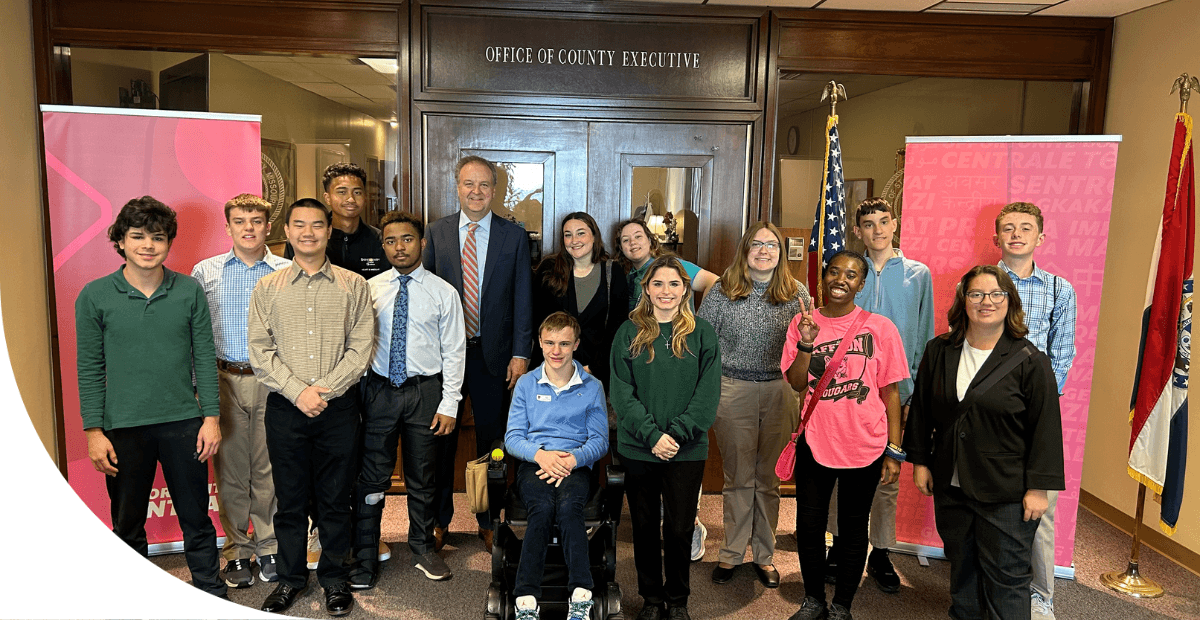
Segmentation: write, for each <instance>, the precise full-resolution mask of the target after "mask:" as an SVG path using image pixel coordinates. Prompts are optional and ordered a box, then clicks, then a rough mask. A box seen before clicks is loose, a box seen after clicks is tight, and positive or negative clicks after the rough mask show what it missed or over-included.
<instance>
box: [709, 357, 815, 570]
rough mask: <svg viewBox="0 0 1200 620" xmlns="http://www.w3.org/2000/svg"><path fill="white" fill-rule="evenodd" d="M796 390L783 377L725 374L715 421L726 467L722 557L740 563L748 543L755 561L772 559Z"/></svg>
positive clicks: (793, 426) (794, 417)
mask: <svg viewBox="0 0 1200 620" xmlns="http://www.w3.org/2000/svg"><path fill="white" fill-rule="evenodd" d="M799 406H800V405H799V402H798V399H797V397H796V392H795V391H793V390H792V388H791V386H790V385H788V383H787V382H786V381H784V380H783V379H777V380H775V381H765V382H754V381H741V380H738V379H731V378H729V377H724V376H723V377H721V402H720V404H719V405H718V406H717V419H716V422H715V423H714V424H713V430H714V431H716V439H717V447H718V448H719V449H720V451H721V460H722V463H723V466H724V470H725V486H724V489H723V490H722V491H721V495H722V499H723V500H724V521H725V541H724V544H723V545H722V546H721V552H720V554H719V556H718V559H719V560H720V561H721V562H725V563H727V564H733V565H734V566H737V565H739V564H741V563H742V562H743V560H744V559H745V556H746V545H750V548H751V551H752V552H753V558H754V562H755V563H756V564H764V565H765V564H773V563H774V560H773V557H774V555H775V526H776V524H777V523H778V522H779V478H778V477H776V476H775V462H776V461H777V460H779V453H780V452H782V451H783V446H784V445H786V444H787V442H788V440H789V439H791V436H792V433H793V432H795V430H796V423H797V419H798V416H799Z"/></svg>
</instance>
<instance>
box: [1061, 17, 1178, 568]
mask: <svg viewBox="0 0 1200 620" xmlns="http://www.w3.org/2000/svg"><path fill="white" fill-rule="evenodd" d="M1197 23H1200V2H1193V1H1182V0H1175V1H1173V2H1166V3H1164V4H1159V5H1156V6H1153V7H1150V8H1147V9H1143V10H1141V11H1138V12H1136V13H1131V14H1129V15H1125V16H1123V17H1118V18H1117V19H1116V28H1115V37H1114V44H1113V58H1112V74H1111V86H1110V88H1109V91H1108V109H1107V114H1106V117H1105V126H1104V130H1105V133H1110V134H1122V135H1124V137H1125V139H1124V141H1123V142H1122V143H1121V146H1120V149H1119V155H1118V157H1117V179H1116V187H1115V190H1114V193H1113V212H1112V221H1113V222H1114V224H1115V225H1114V226H1113V230H1114V231H1117V230H1119V231H1121V232H1120V234H1119V235H1114V236H1113V237H1112V238H1111V239H1110V240H1109V244H1108V258H1107V264H1106V266H1105V275H1104V297H1103V300H1102V302H1101V305H1100V335H1101V337H1100V338H1099V339H1098V342H1097V344H1096V359H1097V360H1105V363H1103V364H1097V365H1096V369H1095V371H1094V375H1093V377H1092V408H1091V411H1090V412H1089V413H1088V435H1087V437H1088V439H1087V452H1086V454H1085V455H1084V461H1083V489H1084V490H1085V491H1088V492H1089V493H1091V494H1092V495H1094V496H1096V497H1097V498H1099V499H1100V500H1102V501H1104V502H1106V503H1108V504H1111V505H1112V506H1114V507H1116V508H1117V509H1119V510H1121V511H1122V512H1125V513H1126V514H1128V515H1133V514H1134V506H1135V504H1136V501H1137V484H1136V483H1135V482H1134V481H1133V480H1132V479H1131V478H1130V477H1129V476H1128V475H1127V474H1126V471H1125V454H1126V451H1127V449H1128V446H1129V422H1128V418H1129V410H1128V409H1127V408H1126V407H1127V405H1128V403H1129V395H1130V390H1131V388H1132V382H1133V375H1134V372H1135V371H1136V364H1137V360H1136V356H1137V350H1138V332H1139V325H1140V324H1141V313H1142V303H1143V298H1144V295H1145V290H1146V278H1147V276H1148V274H1149V270H1150V250H1151V248H1152V247H1153V244H1154V237H1155V234H1156V233H1157V228H1158V222H1159V218H1160V216H1161V214H1162V204H1163V193H1164V190H1165V188H1166V173H1167V160H1168V159H1169V156H1170V151H1171V135H1172V131H1173V127H1174V123H1175V117H1174V114H1175V112H1178V111H1179V98H1178V97H1177V96H1175V95H1168V94H1167V93H1168V92H1169V91H1170V89H1171V83H1172V82H1173V81H1174V80H1175V78H1176V77H1178V76H1179V74H1180V73H1182V72H1184V71H1187V72H1189V73H1200V39H1197V38H1196V37H1189V36H1182V37H1179V36H1174V35H1173V34H1172V33H1176V32H1179V25H1180V24H1190V25H1194V24H1197ZM1197 100H1200V96H1194V97H1193V99H1192V101H1193V103H1192V110H1191V112H1192V114H1197V113H1200V103H1198V102H1197ZM1192 402H1195V401H1194V400H1193V401H1192ZM1188 450H1189V451H1190V452H1191V454H1192V455H1193V466H1192V467H1191V468H1190V469H1191V471H1189V472H1188V476H1187V480H1186V486H1185V491H1184V500H1183V512H1182V514H1181V515H1180V518H1179V524H1180V527H1179V530H1178V531H1177V533H1176V534H1175V536H1174V539H1175V541H1176V542H1178V543H1180V544H1181V545H1183V546H1184V547H1186V548H1187V549H1189V550H1191V551H1193V552H1200V527H1197V524H1200V471H1197V467H1196V466H1195V465H1194V463H1195V462H1196V461H1195V458H1194V457H1195V455H1197V454H1200V432H1197V431H1196V430H1195V429H1193V431H1192V433H1191V441H1190V442H1189V447H1188ZM1145 522H1146V523H1148V524H1150V525H1151V527H1156V526H1155V524H1157V523H1158V504H1156V503H1154V502H1150V501H1147V503H1146V517H1145ZM1114 559H1117V560H1119V558H1114ZM1114 566H1117V565H1116V564H1114Z"/></svg>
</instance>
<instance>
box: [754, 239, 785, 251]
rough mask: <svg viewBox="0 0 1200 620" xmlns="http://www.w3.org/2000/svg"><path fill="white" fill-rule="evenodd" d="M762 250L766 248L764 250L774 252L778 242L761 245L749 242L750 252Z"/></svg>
mask: <svg viewBox="0 0 1200 620" xmlns="http://www.w3.org/2000/svg"><path fill="white" fill-rule="evenodd" d="M763 248H766V249H768V250H770V251H772V252H774V251H776V250H778V249H779V242H778V241H768V242H766V243H763V242H762V241H751V242H750V249H751V250H761V249H763Z"/></svg>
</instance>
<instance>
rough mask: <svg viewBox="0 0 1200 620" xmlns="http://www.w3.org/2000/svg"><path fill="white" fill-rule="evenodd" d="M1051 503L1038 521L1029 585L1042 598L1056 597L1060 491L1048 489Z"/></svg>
mask: <svg viewBox="0 0 1200 620" xmlns="http://www.w3.org/2000/svg"><path fill="white" fill-rule="evenodd" d="M1046 498H1047V499H1049V500H1050V505H1049V506H1048V507H1047V508H1046V512H1045V513H1043V514H1042V518H1041V519H1040V521H1039V523H1038V529H1037V535H1036V536H1034V538H1033V582H1032V583H1030V584H1029V587H1030V588H1031V589H1032V590H1033V591H1034V592H1037V593H1038V594H1041V595H1042V598H1043V599H1045V600H1047V601H1049V600H1053V599H1054V513H1055V512H1056V509H1057V508H1058V491H1046Z"/></svg>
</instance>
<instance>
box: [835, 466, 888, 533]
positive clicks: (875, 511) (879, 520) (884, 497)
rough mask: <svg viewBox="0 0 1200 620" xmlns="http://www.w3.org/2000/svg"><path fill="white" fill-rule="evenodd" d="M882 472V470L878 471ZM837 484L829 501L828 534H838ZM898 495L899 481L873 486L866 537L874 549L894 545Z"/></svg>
mask: <svg viewBox="0 0 1200 620" xmlns="http://www.w3.org/2000/svg"><path fill="white" fill-rule="evenodd" d="M880 473H881V474H882V472H880ZM837 493H838V492H837V485H834V487H833V499H832V501H830V502H829V523H828V524H827V529H828V530H829V533H830V534H833V535H834V536H837V535H838V526H837ZM899 495H900V481H899V480H896V481H895V482H893V483H891V484H882V483H881V484H878V485H876V486H875V499H874V500H873V501H872V502H871V525H870V529H869V530H868V531H869V534H868V539H869V540H870V542H871V547H872V548H875V549H888V548H891V547H894V546H896V498H897V497H899Z"/></svg>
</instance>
